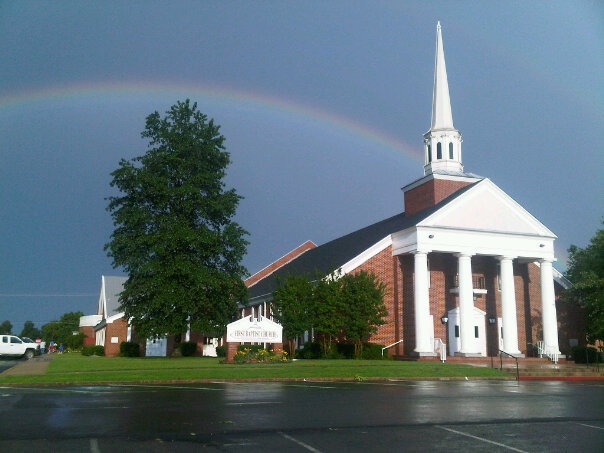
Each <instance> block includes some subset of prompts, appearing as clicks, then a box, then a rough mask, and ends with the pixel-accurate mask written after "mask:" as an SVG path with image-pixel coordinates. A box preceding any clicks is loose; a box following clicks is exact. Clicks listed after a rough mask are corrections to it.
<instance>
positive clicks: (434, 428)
mask: <svg viewBox="0 0 604 453" xmlns="http://www.w3.org/2000/svg"><path fill="white" fill-rule="evenodd" d="M0 417H1V420H2V422H1V423H0V451H11V452H19V451H28V452H31V451H37V452H45V451H49V452H55V451H61V452H72V451H73V452H76V451H77V452H81V451H89V452H93V453H98V452H116V451H120V452H121V451H145V452H147V451H157V452H164V451H183V452H184V451H262V452H267V451H280V452H283V451H312V452H340V451H346V452H348V451H351V452H356V451H359V452H361V451H362V452H381V451H384V452H386V451H422V452H426V451H464V452H465V451H487V450H488V451H519V452H522V451H526V452H542V451H577V452H599V451H604V384H602V383H601V382H593V383H589V382H579V383H572V382H552V381H549V382H520V383H517V382H513V381H433V382H429V381H390V382H360V383H333V382H261V383H213V384H198V385H197V384H196V385H179V384H174V385H112V386H103V387H31V388H25V387H2V388H0Z"/></svg>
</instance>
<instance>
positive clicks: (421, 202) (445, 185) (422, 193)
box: [404, 179, 470, 215]
mask: <svg viewBox="0 0 604 453" xmlns="http://www.w3.org/2000/svg"><path fill="white" fill-rule="evenodd" d="M469 184H470V183H469V182H467V181H451V180H448V179H430V180H429V181H426V182H425V183H424V184H422V185H421V186H417V187H414V188H413V189H411V190H408V191H406V192H405V194H404V198H405V214H409V215H411V214H415V213H416V212H419V211H423V210H424V209H426V208H429V207H431V206H434V205H435V204H436V203H438V202H440V201H442V200H444V199H445V198H447V197H448V196H449V195H451V194H453V193H454V192H457V191H458V190H459V189H461V188H462V187H465V186H467V185H469Z"/></svg>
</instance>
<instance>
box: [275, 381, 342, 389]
mask: <svg viewBox="0 0 604 453" xmlns="http://www.w3.org/2000/svg"><path fill="white" fill-rule="evenodd" d="M309 384H310V385H309ZM285 387H302V388H305V389H335V388H337V387H327V386H325V385H313V384H312V383H310V382H309V383H308V384H285Z"/></svg>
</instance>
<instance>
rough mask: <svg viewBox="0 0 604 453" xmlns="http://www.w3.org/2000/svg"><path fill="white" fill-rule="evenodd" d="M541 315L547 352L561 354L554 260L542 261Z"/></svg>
mask: <svg viewBox="0 0 604 453" xmlns="http://www.w3.org/2000/svg"><path fill="white" fill-rule="evenodd" d="M541 316H542V318H543V342H544V343H545V352H546V353H549V354H560V348H559V347H558V320H557V317H556V294H555V293H554V274H553V271H552V262H551V261H546V260H542V261H541Z"/></svg>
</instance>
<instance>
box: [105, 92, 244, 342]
mask: <svg viewBox="0 0 604 453" xmlns="http://www.w3.org/2000/svg"><path fill="white" fill-rule="evenodd" d="M219 129H220V128H219V126H217V125H216V124H214V121H213V120H209V121H208V119H207V116H206V115H204V114H202V113H201V112H199V111H198V110H197V104H196V103H193V104H191V103H190V101H189V100H186V101H185V102H180V101H179V102H177V103H176V104H175V105H173V106H172V107H171V108H170V110H168V111H167V112H166V115H165V116H164V117H163V118H162V117H160V114H159V113H158V112H155V113H152V114H151V115H149V116H148V117H147V119H146V126H145V130H144V131H143V132H142V137H143V138H146V139H148V140H149V149H148V151H147V152H146V153H145V154H144V155H143V156H139V157H136V158H134V159H132V160H130V161H128V160H123V159H122V161H121V162H120V163H119V168H118V169H117V170H115V171H114V172H113V173H112V174H111V175H112V177H113V179H112V181H111V186H112V187H116V188H117V189H119V191H120V192H121V194H120V195H119V196H113V197H109V199H108V200H109V205H108V208H107V209H108V211H110V212H111V215H112V217H113V222H114V225H115V230H114V232H113V234H112V236H111V240H110V242H109V243H107V244H106V246H105V250H106V251H107V254H108V256H110V257H111V258H112V259H113V265H114V267H116V268H122V269H123V270H124V271H125V272H126V273H127V274H128V280H127V282H126V284H125V286H124V291H123V292H122V294H121V296H120V304H121V308H122V309H123V310H124V311H125V315H126V318H128V319H132V324H133V325H134V326H135V329H136V330H137V332H138V334H139V335H141V336H143V337H150V336H154V335H164V334H180V333H183V332H185V331H186V329H187V327H188V325H189V323H190V326H191V328H192V329H194V330H197V331H201V332H206V333H208V332H215V333H222V331H224V328H225V326H226V324H227V323H228V322H230V320H231V318H232V317H233V316H234V315H235V314H236V312H237V303H238V302H239V301H243V300H244V299H245V297H246V289H245V286H244V285H243V281H242V279H243V277H244V276H245V275H247V271H246V269H245V268H244V267H243V266H242V265H241V264H240V263H241V260H242V259H243V256H244V255H245V253H246V246H247V244H248V242H247V241H246V240H245V236H246V235H247V234H248V233H247V232H246V231H245V230H243V229H242V228H241V227H240V226H239V225H238V224H237V223H235V222H234V221H233V220H232V219H233V217H234V216H235V213H236V208H237V206H238V203H239V200H240V199H241V197H240V196H239V195H237V193H236V192H235V190H234V189H230V190H226V189H225V185H224V182H223V178H224V177H225V174H226V168H227V166H228V165H229V164H230V156H229V153H228V152H226V151H225V150H224V140H225V139H224V137H223V136H222V135H221V134H220V133H219Z"/></svg>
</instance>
